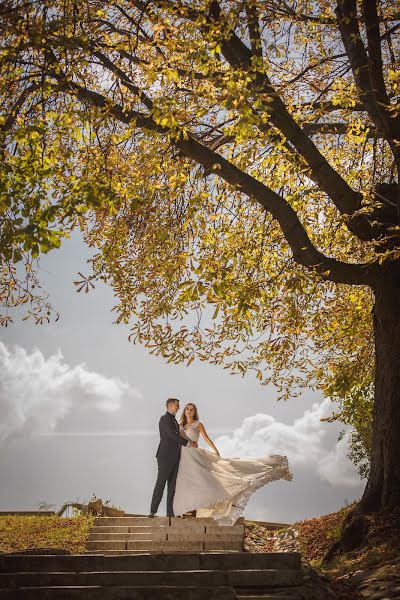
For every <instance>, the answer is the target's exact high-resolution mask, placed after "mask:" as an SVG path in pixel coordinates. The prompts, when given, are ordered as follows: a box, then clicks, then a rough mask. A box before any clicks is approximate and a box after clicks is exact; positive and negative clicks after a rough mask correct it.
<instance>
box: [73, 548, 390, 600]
mask: <svg viewBox="0 0 400 600" xmlns="http://www.w3.org/2000/svg"><path fill="white" fill-rule="evenodd" d="M238 552H241V550H224V553H225V554H237V553H238ZM84 554H88V555H90V556H92V555H96V554H97V555H100V556H128V555H137V554H140V555H141V556H143V555H146V554H147V555H154V554H159V555H161V554H181V555H182V554H183V555H185V554H186V553H185V552H182V553H179V552H175V551H173V550H171V551H169V550H162V551H161V550H160V551H158V552H146V551H145V550H85V551H84ZM191 554H195V553H191ZM207 554H221V548H217V549H216V550H207ZM399 600H400V599H399Z"/></svg>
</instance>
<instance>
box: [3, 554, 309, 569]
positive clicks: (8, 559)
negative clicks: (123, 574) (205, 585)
mask: <svg viewBox="0 0 400 600" xmlns="http://www.w3.org/2000/svg"><path fill="white" fill-rule="evenodd" d="M178 569H179V570H180V571H187V570H189V571H197V570H200V569H206V570H235V569H289V570H299V569H301V557H300V554H299V553H298V552H265V553H264V552H260V553H256V554H251V553H250V552H236V553H235V552H233V553H223V552H213V553H211V552H210V553H188V554H184V553H182V554H149V553H141V554H132V555H122V556H118V555H116V556H113V555H103V554H70V555H55V554H53V555H23V554H2V555H0V572H2V573H15V572H19V571H24V572H32V571H34V572H50V571H74V572H82V571H85V572H88V571H176V570H178Z"/></svg>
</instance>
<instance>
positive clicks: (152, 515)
mask: <svg viewBox="0 0 400 600" xmlns="http://www.w3.org/2000/svg"><path fill="white" fill-rule="evenodd" d="M155 516H156V515H155V514H154V513H150V514H149V515H147V518H148V519H154V517H155Z"/></svg>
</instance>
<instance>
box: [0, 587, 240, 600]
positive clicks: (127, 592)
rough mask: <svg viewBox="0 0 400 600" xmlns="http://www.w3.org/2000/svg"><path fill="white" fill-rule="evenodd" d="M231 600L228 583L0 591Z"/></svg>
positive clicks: (0, 593) (88, 598)
mask: <svg viewBox="0 0 400 600" xmlns="http://www.w3.org/2000/svg"><path fill="white" fill-rule="evenodd" d="M16 598H17V599H18V600H75V599H77V600H82V599H84V600H235V598H236V596H235V592H234V590H233V588H232V587H228V586H214V587H202V586H195V587H194V586H190V587H168V586H162V587H157V586H154V587H150V586H148V587H129V586H115V587H100V586H94V587H82V586H73V587H58V588H57V587H56V588H52V587H36V588H35V587H31V588H19V589H18V590H17V591H16V590H15V589H6V590H0V599H1V600H16Z"/></svg>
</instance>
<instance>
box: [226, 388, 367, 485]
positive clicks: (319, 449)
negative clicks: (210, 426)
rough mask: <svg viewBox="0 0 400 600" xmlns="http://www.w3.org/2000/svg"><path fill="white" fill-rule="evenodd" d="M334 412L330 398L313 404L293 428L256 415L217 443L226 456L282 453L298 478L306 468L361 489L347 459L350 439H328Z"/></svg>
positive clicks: (351, 465)
mask: <svg viewBox="0 0 400 600" xmlns="http://www.w3.org/2000/svg"><path fill="white" fill-rule="evenodd" d="M331 412H332V403H331V402H330V400H327V399H326V400H324V401H323V402H321V403H320V404H318V403H315V404H313V406H312V407H311V409H309V410H306V411H305V413H304V414H303V415H302V416H301V417H300V418H298V419H296V420H295V421H294V423H293V425H287V424H285V423H281V422H279V421H276V420H275V419H274V417H272V416H270V415H266V414H256V415H253V416H251V417H247V418H246V419H244V421H243V423H242V425H241V426H240V427H239V428H237V429H235V430H234V431H233V433H232V434H231V435H224V436H221V437H219V438H218V439H217V440H216V442H215V443H216V446H217V447H218V449H219V450H220V452H221V453H222V454H223V455H224V456H238V457H239V456H240V457H256V456H265V455H268V454H281V455H284V456H287V457H288V459H289V465H290V467H291V469H292V471H293V474H294V476H295V474H296V467H297V466H299V467H300V466H302V467H305V468H307V469H310V470H312V471H314V472H316V473H317V475H318V476H319V478H320V479H324V480H326V481H329V482H330V483H331V484H332V485H345V486H350V487H353V486H354V487H357V486H359V485H360V479H359V476H358V474H357V470H356V468H355V467H354V465H353V464H352V463H351V462H350V461H349V459H348V458H347V456H346V453H347V444H348V438H347V436H345V437H344V438H343V439H342V440H340V441H336V443H333V444H332V442H330V441H329V438H330V437H331V436H327V432H328V428H329V425H328V424H327V423H322V422H321V418H322V417H325V416H327V415H328V414H330V413H331Z"/></svg>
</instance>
